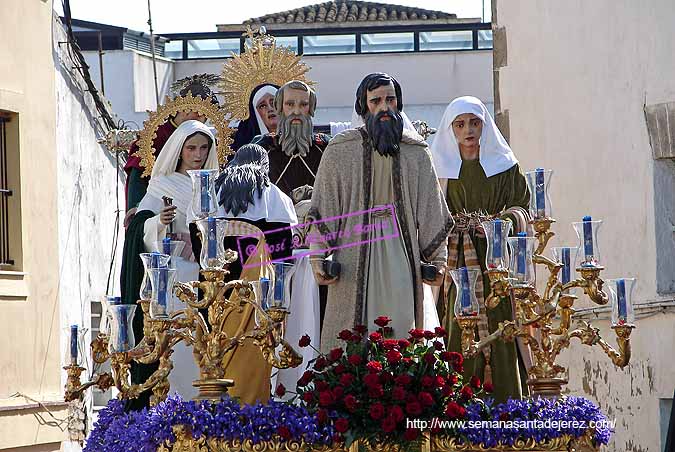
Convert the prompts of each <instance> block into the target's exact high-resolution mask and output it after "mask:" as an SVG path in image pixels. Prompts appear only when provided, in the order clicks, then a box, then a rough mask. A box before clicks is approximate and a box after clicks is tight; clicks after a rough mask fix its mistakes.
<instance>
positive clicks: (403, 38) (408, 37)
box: [361, 32, 415, 53]
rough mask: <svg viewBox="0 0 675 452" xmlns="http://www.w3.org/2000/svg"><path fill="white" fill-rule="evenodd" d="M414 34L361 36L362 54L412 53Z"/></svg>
mask: <svg viewBox="0 0 675 452" xmlns="http://www.w3.org/2000/svg"><path fill="white" fill-rule="evenodd" d="M414 49H415V35H414V33H412V32H411V33H372V34H364V35H361V52H362V53H369V52H412V51H413V50H414Z"/></svg>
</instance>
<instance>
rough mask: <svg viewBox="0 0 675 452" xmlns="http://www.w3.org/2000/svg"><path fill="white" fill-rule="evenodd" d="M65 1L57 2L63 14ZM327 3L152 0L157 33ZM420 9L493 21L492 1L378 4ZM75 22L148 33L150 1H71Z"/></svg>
mask: <svg viewBox="0 0 675 452" xmlns="http://www.w3.org/2000/svg"><path fill="white" fill-rule="evenodd" d="M62 1H63V0H53V2H54V9H55V10H56V11H57V12H58V13H59V14H63V8H62ZM323 1H325V0H274V1H270V0H248V1H246V0H244V1H241V0H150V6H151V12H152V23H153V29H154V32H155V33H189V32H211V31H216V24H237V23H242V22H243V21H245V20H246V19H250V18H252V17H259V16H264V15H265V14H271V13H278V12H281V11H286V10H289V9H294V8H300V7H303V6H307V5H311V4H316V3H323ZM375 3H388V4H395V5H403V6H410V7H416V8H424V9H431V10H436V11H444V12H447V13H454V14H457V17H471V18H476V17H478V18H480V17H482V13H481V11H482V8H483V5H485V14H486V21H489V20H490V0H394V1H390V0H376V1H375ZM70 10H71V12H72V16H73V19H80V20H88V21H92V22H99V23H103V24H107V25H116V26H120V27H125V28H130V29H132V30H136V31H147V30H148V24H147V22H148V1H147V0H112V1H111V0H70Z"/></svg>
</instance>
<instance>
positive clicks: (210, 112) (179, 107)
mask: <svg viewBox="0 0 675 452" xmlns="http://www.w3.org/2000/svg"><path fill="white" fill-rule="evenodd" d="M181 111H192V112H195V113H199V114H200V115H202V116H206V118H207V119H208V120H210V121H211V123H212V124H213V126H214V127H215V128H216V132H217V135H216V152H217V153H218V163H220V165H224V164H225V163H227V156H228V155H230V154H233V152H232V149H230V144H232V142H233V140H232V129H230V128H229V127H228V123H229V122H228V121H227V120H226V119H225V113H224V112H223V110H222V109H221V108H220V107H219V106H218V105H216V104H213V103H211V99H202V98H201V97H193V96H192V93H187V96H185V97H182V96H178V97H176V98H175V99H171V98H170V97H168V96H167V97H166V99H165V101H164V104H163V105H160V106H159V108H157V111H152V112H149V116H148V119H146V120H145V121H144V122H143V130H141V132H140V133H139V137H138V151H136V153H135V154H134V155H136V156H137V157H140V159H141V165H142V166H143V167H144V168H145V170H144V171H143V175H142V177H146V176H150V175H151V174H152V167H153V166H154V164H155V151H156V149H155V148H154V147H153V142H154V141H155V138H157V129H159V127H160V126H161V125H162V124H164V123H165V122H166V121H168V120H169V118H171V117H172V116H175V115H177V114H178V113H179V112H181Z"/></svg>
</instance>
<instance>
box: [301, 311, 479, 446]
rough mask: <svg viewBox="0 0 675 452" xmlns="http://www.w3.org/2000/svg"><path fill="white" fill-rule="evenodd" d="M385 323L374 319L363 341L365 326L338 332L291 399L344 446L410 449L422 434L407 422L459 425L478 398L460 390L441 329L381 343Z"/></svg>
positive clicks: (457, 365) (454, 357)
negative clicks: (363, 443)
mask: <svg viewBox="0 0 675 452" xmlns="http://www.w3.org/2000/svg"><path fill="white" fill-rule="evenodd" d="M390 321H391V320H390V319H389V318H388V317H379V318H378V319H376V320H375V324H376V325H377V326H378V327H379V328H378V330H377V331H375V332H372V333H370V335H368V336H367V337H366V336H365V335H366V334H367V329H366V327H365V326H357V327H355V328H354V329H353V330H344V331H342V332H340V334H339V336H338V338H339V339H341V340H342V341H344V342H345V345H344V347H343V348H336V349H333V350H331V351H330V352H329V353H328V354H320V355H319V357H317V358H316V359H315V360H313V361H311V362H310V363H309V365H308V370H307V371H306V372H305V373H304V374H303V376H302V378H300V380H299V381H298V386H297V396H296V397H299V398H300V400H301V401H302V402H301V403H302V404H304V405H305V406H306V407H307V408H308V410H309V411H312V412H316V413H317V418H318V419H319V420H320V421H321V420H324V421H325V422H332V423H333V424H334V427H335V431H336V432H337V435H338V438H336V439H338V440H340V439H344V441H345V443H346V445H347V446H349V445H350V444H351V443H352V442H353V441H354V440H355V439H367V440H370V441H378V442H385V441H386V442H396V443H399V444H402V445H406V444H407V445H412V444H414V443H416V442H417V441H418V440H419V439H420V435H421V433H422V432H421V427H422V425H421V424H420V423H419V422H417V423H416V422H414V421H415V420H427V421H429V420H431V419H432V418H453V419H461V418H462V417H463V416H464V415H465V414H466V409H465V407H466V406H467V404H468V403H469V402H470V401H472V400H475V396H476V394H478V393H480V392H482V391H483V389H482V387H481V385H480V382H477V381H472V385H466V386H464V385H463V384H462V377H461V372H462V362H463V357H462V355H461V354H460V353H455V352H449V351H447V350H446V349H445V345H444V343H443V341H442V338H443V337H445V336H446V332H445V330H444V329H443V328H436V331H424V330H417V329H413V330H410V332H409V334H410V336H409V337H408V338H406V339H386V338H385V335H386V332H387V328H388V327H387V325H388V324H389V322H390ZM309 345H310V344H309V338H307V337H305V338H303V339H301V340H300V346H301V347H302V346H309ZM429 425H430V423H428V424H427V426H429Z"/></svg>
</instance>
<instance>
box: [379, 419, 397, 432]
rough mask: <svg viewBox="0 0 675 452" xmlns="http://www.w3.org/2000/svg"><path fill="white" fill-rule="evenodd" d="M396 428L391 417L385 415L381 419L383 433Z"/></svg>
mask: <svg viewBox="0 0 675 452" xmlns="http://www.w3.org/2000/svg"><path fill="white" fill-rule="evenodd" d="M394 430H396V421H395V420H394V419H393V418H391V417H386V418H384V420H383V421H382V431H383V432H385V433H391V432H393V431H394Z"/></svg>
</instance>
